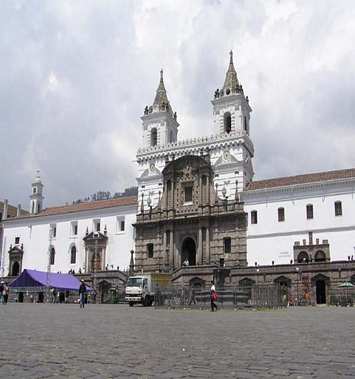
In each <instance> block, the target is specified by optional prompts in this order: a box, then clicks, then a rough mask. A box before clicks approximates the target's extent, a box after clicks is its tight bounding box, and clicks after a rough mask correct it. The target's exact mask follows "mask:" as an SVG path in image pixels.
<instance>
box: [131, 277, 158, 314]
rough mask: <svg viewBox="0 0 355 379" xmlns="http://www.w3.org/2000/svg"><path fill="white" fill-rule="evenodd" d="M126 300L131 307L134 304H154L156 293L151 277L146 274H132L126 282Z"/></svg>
mask: <svg viewBox="0 0 355 379" xmlns="http://www.w3.org/2000/svg"><path fill="white" fill-rule="evenodd" d="M125 300H126V301H127V302H128V304H129V306H130V307H132V306H133V305H134V304H143V305H144V306H150V305H152V304H153V301H154V293H153V291H152V289H151V278H150V277H149V276H146V275H140V276H130V277H129V278H128V280H127V284H126V297H125Z"/></svg>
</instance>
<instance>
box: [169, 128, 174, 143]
mask: <svg viewBox="0 0 355 379" xmlns="http://www.w3.org/2000/svg"><path fill="white" fill-rule="evenodd" d="M173 139H174V133H173V131H172V130H170V133H169V143H171V142H173Z"/></svg>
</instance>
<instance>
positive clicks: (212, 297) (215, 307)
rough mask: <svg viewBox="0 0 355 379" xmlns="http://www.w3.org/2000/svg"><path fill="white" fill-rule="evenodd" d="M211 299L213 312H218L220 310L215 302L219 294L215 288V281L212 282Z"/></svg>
mask: <svg viewBox="0 0 355 379" xmlns="http://www.w3.org/2000/svg"><path fill="white" fill-rule="evenodd" d="M210 297H211V312H214V310H215V309H216V311H217V309H218V308H217V305H216V303H215V301H216V300H217V292H216V287H215V286H214V281H213V280H212V282H211V290H210Z"/></svg>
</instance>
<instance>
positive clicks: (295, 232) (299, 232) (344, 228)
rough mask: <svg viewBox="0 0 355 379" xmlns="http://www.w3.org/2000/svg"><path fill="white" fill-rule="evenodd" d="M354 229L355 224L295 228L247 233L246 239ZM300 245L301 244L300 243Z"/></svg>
mask: <svg viewBox="0 0 355 379" xmlns="http://www.w3.org/2000/svg"><path fill="white" fill-rule="evenodd" d="M352 230H355V225H349V226H336V227H331V228H316V229H315V228H308V229H296V230H293V231H288V232H275V233H261V234H248V232H247V240H248V239H259V238H274V237H286V236H296V235H305V234H308V233H309V232H313V233H330V232H346V231H352ZM300 246H302V245H300Z"/></svg>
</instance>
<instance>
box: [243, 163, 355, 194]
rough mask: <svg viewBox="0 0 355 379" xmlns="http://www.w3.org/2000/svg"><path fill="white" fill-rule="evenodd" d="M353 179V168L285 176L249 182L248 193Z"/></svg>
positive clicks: (354, 170) (354, 176)
mask: <svg viewBox="0 0 355 379" xmlns="http://www.w3.org/2000/svg"><path fill="white" fill-rule="evenodd" d="M347 178H355V168H349V169H346V170H335V171H325V172H317V173H314V174H304V175H296V176H285V177H282V178H273V179H266V180H257V181H254V182H251V183H250V185H249V187H248V189H247V190H248V191H253V190H259V189H267V188H275V187H286V186H292V185H295V184H307V183H314V182H323V181H328V180H339V179H347Z"/></svg>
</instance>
